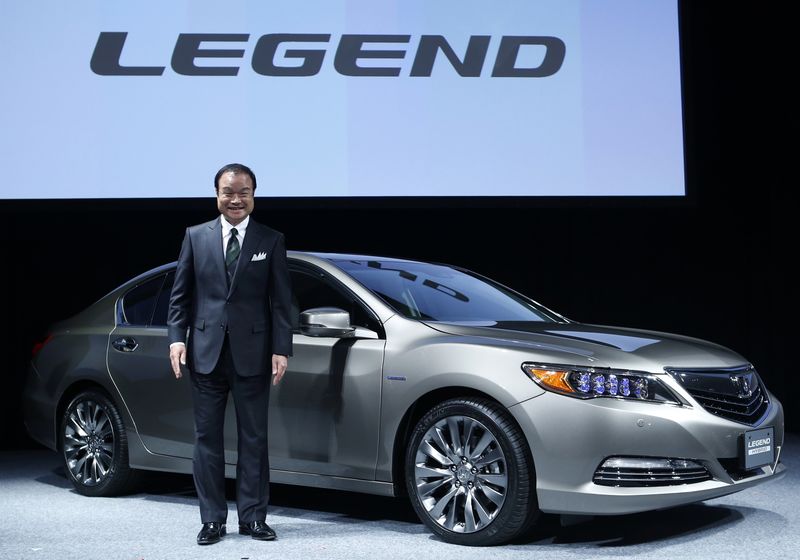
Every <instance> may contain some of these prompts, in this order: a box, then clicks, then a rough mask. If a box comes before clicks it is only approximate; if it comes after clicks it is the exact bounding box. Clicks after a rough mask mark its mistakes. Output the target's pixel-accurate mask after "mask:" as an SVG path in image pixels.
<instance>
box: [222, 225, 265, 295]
mask: <svg viewBox="0 0 800 560" xmlns="http://www.w3.org/2000/svg"><path fill="white" fill-rule="evenodd" d="M258 226H259V225H258V224H257V223H256V222H255V221H253V219H252V218H250V223H249V224H248V225H247V231H246V232H245V234H244V241H243V242H242V251H241V253H239V262H238V263H237V265H236V271H235V272H234V273H233V281H232V282H231V288H230V290H229V291H228V296H230V295H231V294H232V293H233V291H234V290H235V289H236V284H237V283H238V280H239V278H240V277H241V275H242V274H243V273H244V269H245V267H247V266H248V265H249V264H250V259H252V258H253V254H254V253H255V250H256V248H257V247H258V245H259V243H261V239H262V238H263V237H264V235H263V232H262V231H261V228H260V227H258Z"/></svg>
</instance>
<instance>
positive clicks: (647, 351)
mask: <svg viewBox="0 0 800 560" xmlns="http://www.w3.org/2000/svg"><path fill="white" fill-rule="evenodd" d="M425 324H426V325H428V326H429V327H431V328H433V329H436V330H437V331H440V332H443V333H447V334H451V335H456V336H461V337H470V338H475V340H473V341H472V342H474V343H479V344H485V345H500V346H503V347H509V346H513V347H516V348H518V349H521V350H530V351H531V361H535V360H537V359H539V360H542V361H554V362H556V363H563V364H565V365H591V366H595V367H614V368H622V369H631V370H640V371H650V372H653V373H657V372H662V371H663V368H665V367H676V368H690V367H691V368H725V367H734V366H739V365H742V364H746V363H747V360H745V359H744V358H743V357H742V356H740V355H739V354H737V353H736V352H733V351H732V350H729V349H728V348H725V347H724V346H720V345H718V344H714V343H711V342H707V341H705V340H700V339H697V338H691V337H688V336H681V335H676V334H669V333H663V332H656V331H647V330H640V329H629V328H623V327H610V326H604V325H587V324H582V323H533V322H526V323H514V324H513V325H512V326H506V325H505V324H504V325H503V326H502V327H500V326H491V327H490V326H479V325H465V324H460V323H445V322H438V321H425ZM478 339H479V340H478Z"/></svg>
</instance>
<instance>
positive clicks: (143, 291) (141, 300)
mask: <svg viewBox="0 0 800 560" xmlns="http://www.w3.org/2000/svg"><path fill="white" fill-rule="evenodd" d="M163 283H164V275H159V276H157V277H155V278H153V279H151V280H147V281H146V282H143V283H142V284H139V285H138V286H136V287H135V288H133V289H132V290H130V291H129V292H128V293H127V294H125V297H123V299H122V319H123V321H124V322H125V323H127V324H128V325H143V326H146V325H149V324H150V320H151V319H152V318H153V308H154V307H155V304H156V300H157V298H158V291H159V290H160V289H161V285H162V284H163ZM167 297H169V296H167ZM164 322H165V323H166V320H165V321H164Z"/></svg>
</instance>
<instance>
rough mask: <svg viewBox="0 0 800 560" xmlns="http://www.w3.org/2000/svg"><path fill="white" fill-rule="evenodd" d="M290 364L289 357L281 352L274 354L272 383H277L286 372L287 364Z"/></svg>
mask: <svg viewBox="0 0 800 560" xmlns="http://www.w3.org/2000/svg"><path fill="white" fill-rule="evenodd" d="M287 365H289V358H287V357H286V356H282V355H281V354H273V355H272V384H273V385H277V384H278V383H280V381H281V379H283V374H284V373H286V366H287Z"/></svg>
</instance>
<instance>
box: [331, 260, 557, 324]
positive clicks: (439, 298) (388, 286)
mask: <svg viewBox="0 0 800 560" xmlns="http://www.w3.org/2000/svg"><path fill="white" fill-rule="evenodd" d="M332 262H333V263H334V264H335V265H336V266H338V267H339V268H341V269H342V270H344V271H345V272H347V273H348V274H350V275H351V276H353V277H354V278H355V279H356V280H358V281H359V282H360V283H361V284H363V285H364V286H366V287H367V288H369V289H370V290H371V291H372V292H374V293H375V294H376V295H377V296H378V297H380V298H381V299H383V301H385V302H386V303H387V304H388V305H389V306H391V307H392V308H393V309H394V310H395V311H397V312H398V313H400V314H401V315H404V316H405V317H407V318H409V319H417V320H421V321H439V322H447V323H457V324H461V325H474V326H487V327H491V326H498V327H501V326H506V325H511V324H519V323H528V322H548V323H553V322H564V321H565V319H564V318H563V317H560V316H558V315H557V314H555V313H553V312H552V311H549V310H548V309H545V308H544V307H542V306H540V305H538V304H536V303H535V302H533V301H531V300H529V299H527V298H525V297H522V296H520V295H519V294H516V293H514V292H512V291H511V290H509V289H507V288H504V287H503V286H501V285H499V284H497V283H495V282H493V281H491V280H489V279H488V278H483V277H480V276H478V275H475V274H472V273H469V272H468V271H463V270H458V269H455V268H452V267H450V266H445V265H439V264H429V263H420V262H413V261H401V260H388V259H387V260H372V259H370V260H350V259H333V260H332Z"/></svg>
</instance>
